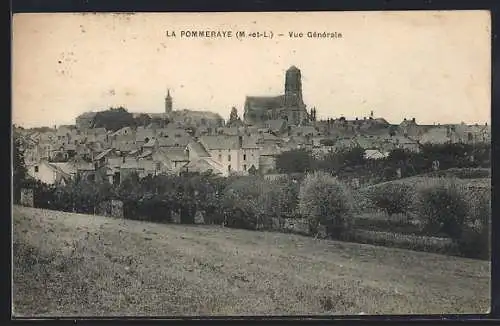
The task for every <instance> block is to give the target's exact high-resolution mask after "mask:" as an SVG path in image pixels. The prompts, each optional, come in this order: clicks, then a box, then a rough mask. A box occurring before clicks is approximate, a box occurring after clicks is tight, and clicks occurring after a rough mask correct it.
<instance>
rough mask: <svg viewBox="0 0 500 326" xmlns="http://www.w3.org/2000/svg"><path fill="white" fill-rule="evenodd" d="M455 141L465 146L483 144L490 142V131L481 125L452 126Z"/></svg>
mask: <svg viewBox="0 0 500 326" xmlns="http://www.w3.org/2000/svg"><path fill="white" fill-rule="evenodd" d="M454 133H455V136H456V141H457V142H460V143H465V144H476V143H485V142H489V141H490V129H489V128H488V126H483V125H478V124H475V125H465V124H460V125H456V126H454Z"/></svg>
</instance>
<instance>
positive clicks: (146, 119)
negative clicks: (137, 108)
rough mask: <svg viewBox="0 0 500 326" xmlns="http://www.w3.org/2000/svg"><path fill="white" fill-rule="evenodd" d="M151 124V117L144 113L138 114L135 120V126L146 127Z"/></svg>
mask: <svg viewBox="0 0 500 326" xmlns="http://www.w3.org/2000/svg"><path fill="white" fill-rule="evenodd" d="M150 123H151V117H150V116H149V115H147V114H145V113H141V114H139V116H138V117H137V118H135V125H136V126H138V127H139V126H147V125H149V124H150Z"/></svg>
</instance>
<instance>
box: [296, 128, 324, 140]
mask: <svg viewBox="0 0 500 326" xmlns="http://www.w3.org/2000/svg"><path fill="white" fill-rule="evenodd" d="M288 136H291V137H302V136H310V137H311V138H312V137H314V136H321V133H320V132H319V130H317V129H316V128H315V127H313V126H289V127H288Z"/></svg>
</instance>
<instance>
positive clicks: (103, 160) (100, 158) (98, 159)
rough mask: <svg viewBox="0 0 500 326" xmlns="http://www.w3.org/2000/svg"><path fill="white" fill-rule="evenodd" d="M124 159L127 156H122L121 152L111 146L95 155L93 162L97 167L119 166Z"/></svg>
mask: <svg viewBox="0 0 500 326" xmlns="http://www.w3.org/2000/svg"><path fill="white" fill-rule="evenodd" d="M124 161H125V157H122V155H121V152H119V151H118V150H116V149H114V148H109V149H107V150H105V151H103V152H101V153H99V154H97V155H96V156H94V160H93V164H94V167H95V168H100V167H103V166H108V167H118V166H120V164H122V163H124Z"/></svg>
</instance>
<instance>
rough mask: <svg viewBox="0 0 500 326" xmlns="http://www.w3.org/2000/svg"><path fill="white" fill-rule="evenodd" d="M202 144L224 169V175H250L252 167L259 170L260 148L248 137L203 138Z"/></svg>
mask: <svg viewBox="0 0 500 326" xmlns="http://www.w3.org/2000/svg"><path fill="white" fill-rule="evenodd" d="M199 142H200V144H201V145H202V146H203V147H204V148H205V150H206V151H207V152H208V153H209V154H210V157H211V158H213V159H214V160H215V161H217V162H218V163H220V164H221V165H222V166H223V167H224V170H225V172H224V175H229V174H231V173H234V172H236V173H243V174H246V173H248V170H249V169H250V168H251V166H254V168H255V169H258V168H259V146H258V145H257V144H256V142H255V141H254V140H253V139H252V138H251V137H248V136H227V135H217V136H202V137H200V140H199Z"/></svg>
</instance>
